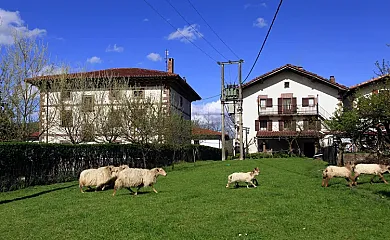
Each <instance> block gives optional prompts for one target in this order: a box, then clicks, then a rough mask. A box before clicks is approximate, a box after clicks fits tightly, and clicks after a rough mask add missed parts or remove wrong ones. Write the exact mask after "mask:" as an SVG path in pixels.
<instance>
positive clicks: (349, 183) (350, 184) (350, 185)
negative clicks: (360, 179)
mask: <svg viewBox="0 0 390 240" xmlns="http://www.w3.org/2000/svg"><path fill="white" fill-rule="evenodd" d="M345 180H347V182H348V185H349V187H350V188H351V187H352V180H351V178H350V177H346V178H345Z"/></svg>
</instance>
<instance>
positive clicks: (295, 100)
mask: <svg viewBox="0 0 390 240" xmlns="http://www.w3.org/2000/svg"><path fill="white" fill-rule="evenodd" d="M291 102H292V103H291V105H292V106H291V110H292V113H297V98H296V97H294V98H292V101H291Z"/></svg>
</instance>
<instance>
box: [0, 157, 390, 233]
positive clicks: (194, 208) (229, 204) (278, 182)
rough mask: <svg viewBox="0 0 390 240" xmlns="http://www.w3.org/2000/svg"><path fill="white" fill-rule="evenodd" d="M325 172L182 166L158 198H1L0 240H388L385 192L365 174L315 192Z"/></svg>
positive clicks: (242, 164) (298, 166)
mask: <svg viewBox="0 0 390 240" xmlns="http://www.w3.org/2000/svg"><path fill="white" fill-rule="evenodd" d="M256 166H258V167H259V168H260V175H259V176H258V177H257V179H258V182H259V184H260V185H259V187H257V188H250V189H247V188H246V187H240V188H234V186H233V185H232V186H231V188H230V189H226V188H225V185H226V182H227V176H228V175H229V174H230V173H232V172H235V171H250V170H251V169H253V168H254V167H256ZM325 166H326V164H325V163H324V162H320V161H318V160H312V159H301V158H296V159H261V160H245V161H238V160H236V161H226V162H211V161H209V162H198V163H196V164H195V165H194V164H191V163H184V164H179V165H176V166H175V168H174V170H171V168H170V167H169V168H167V169H166V170H167V172H168V175H167V176H166V177H161V176H160V177H159V179H158V181H157V184H156V186H155V187H156V189H157V190H158V191H159V193H158V194H155V193H154V192H153V191H152V189H151V188H143V189H141V194H139V195H138V196H131V195H130V194H129V191H128V190H126V189H122V190H120V191H118V192H117V195H116V196H115V197H112V196H111V194H112V190H111V189H110V190H106V191H102V192H87V193H84V194H82V193H80V191H79V189H78V185H77V182H70V183H63V184H54V185H49V186H38V187H32V188H28V189H23V190H19V191H14V192H6V193H0V214H1V215H0V216H1V218H0V219H1V224H0V232H1V234H0V239H244V238H245V239H335V240H336V239H388V238H389V226H390V225H389V218H390V186H389V185H385V184H384V183H383V182H379V179H378V178H377V179H376V183H374V184H370V183H369V176H365V177H361V178H360V184H359V185H358V186H357V187H354V188H353V189H350V188H348V186H347V182H346V180H345V179H331V180H330V183H329V187H328V188H322V187H321V180H322V178H321V171H319V170H320V169H324V168H325ZM385 177H386V179H387V180H389V181H390V177H389V175H388V174H387V175H385ZM244 185H245V184H241V186H244ZM240 234H241V236H239V235H240Z"/></svg>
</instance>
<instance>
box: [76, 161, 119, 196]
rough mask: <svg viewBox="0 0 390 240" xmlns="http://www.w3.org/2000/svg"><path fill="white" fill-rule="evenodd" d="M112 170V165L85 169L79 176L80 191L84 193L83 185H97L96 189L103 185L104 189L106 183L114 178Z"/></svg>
mask: <svg viewBox="0 0 390 240" xmlns="http://www.w3.org/2000/svg"><path fill="white" fill-rule="evenodd" d="M112 170H113V167H112V166H106V167H100V168H98V169H94V168H93V169H86V170H83V171H82V172H81V173H80V178H79V187H80V191H81V192H82V193H84V191H83V187H91V186H96V190H97V189H98V188H101V187H102V190H104V188H105V185H106V183H107V182H108V181H109V180H110V179H111V178H112Z"/></svg>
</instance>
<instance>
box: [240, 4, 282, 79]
mask: <svg viewBox="0 0 390 240" xmlns="http://www.w3.org/2000/svg"><path fill="white" fill-rule="evenodd" d="M282 3H283V0H280V2H279V6H278V8H277V9H276V12H275V14H274V18H273V19H272V23H271V25H270V26H269V28H268V32H267V35H266V36H265V38H264V41H263V44H262V45H261V48H260V51H259V53H258V54H257V57H256V60H255V62H254V63H253V65H252V68H251V70H250V71H249V73H248V75H247V76H246V78H245V79H244V81H243V82H242V83H245V81H246V80H247V79H248V77H249V75H250V74H251V73H252V71H253V68H255V65H256V63H257V60H258V59H259V57H260V54H261V52H262V51H263V48H264V45H265V43H266V42H267V39H268V36H269V33H270V32H271V29H272V26H273V25H274V22H275V19H276V16H277V15H278V12H279V9H280V6H281V5H282Z"/></svg>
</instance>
